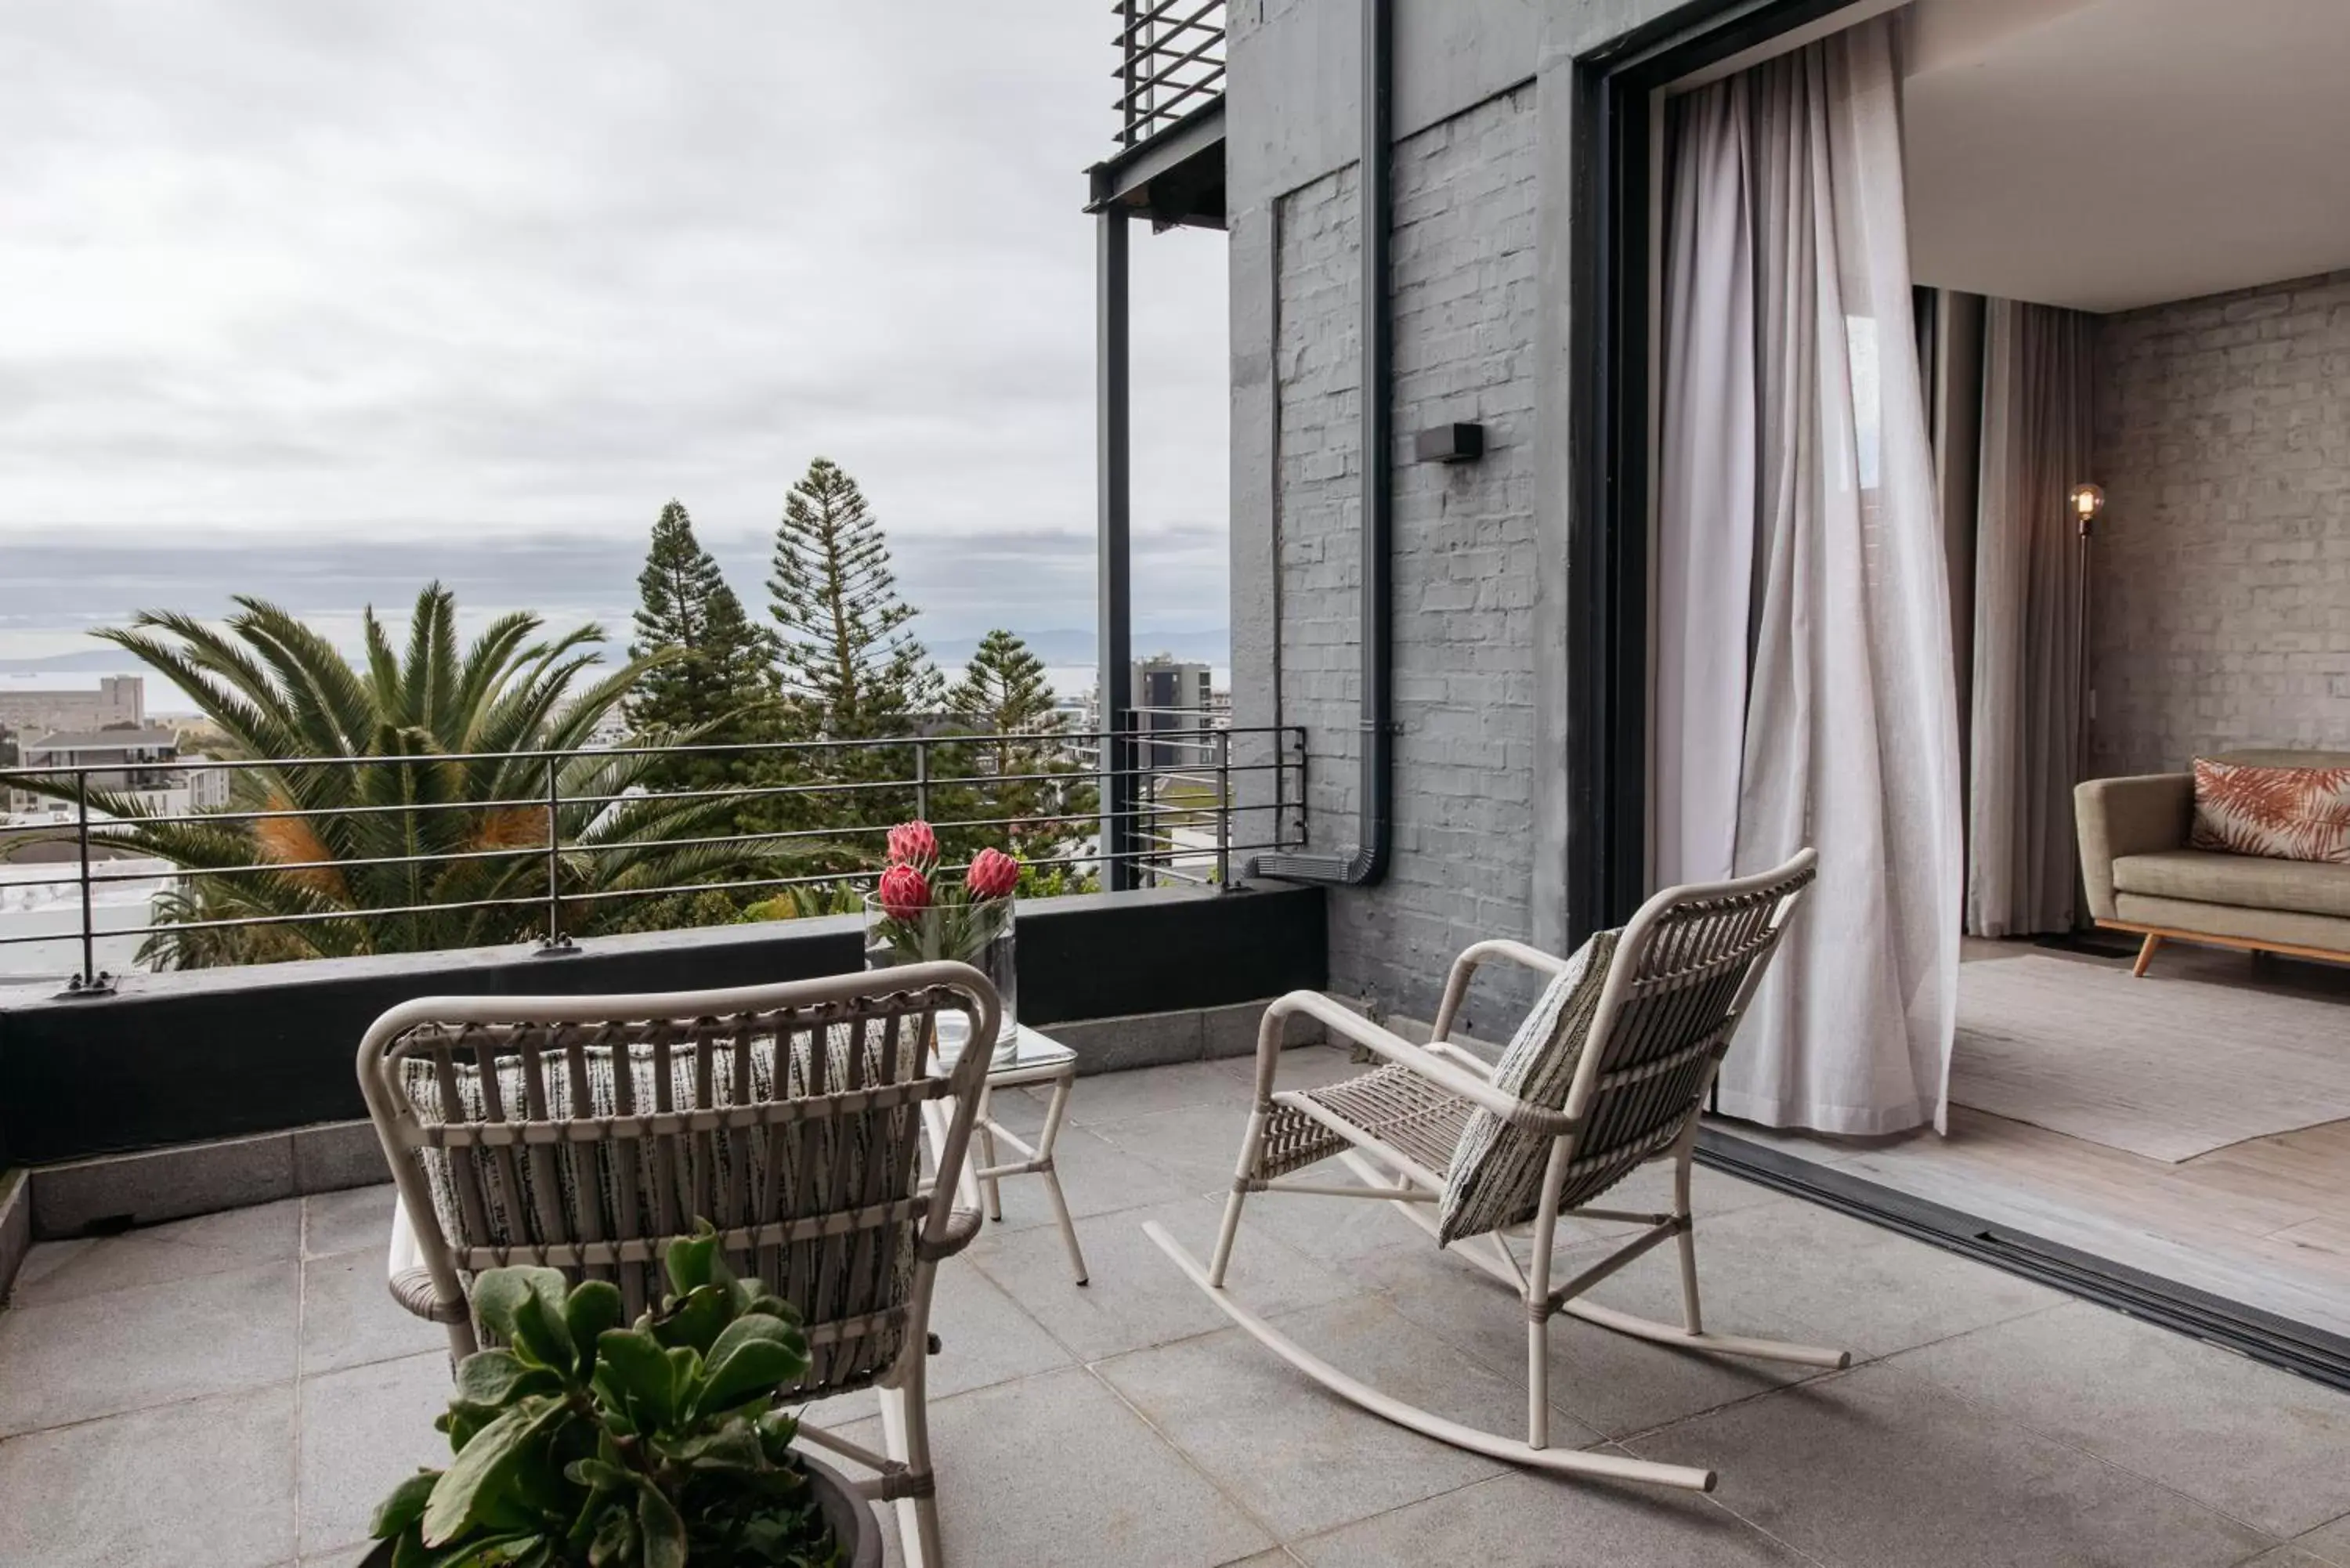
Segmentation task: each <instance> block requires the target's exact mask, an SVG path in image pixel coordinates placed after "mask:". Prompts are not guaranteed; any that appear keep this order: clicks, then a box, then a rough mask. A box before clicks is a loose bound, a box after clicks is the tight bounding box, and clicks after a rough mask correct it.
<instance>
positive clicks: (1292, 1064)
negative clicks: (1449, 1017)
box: [1210, 1045, 1378, 1095]
mask: <svg viewBox="0 0 2350 1568" xmlns="http://www.w3.org/2000/svg"><path fill="white" fill-rule="evenodd" d="M1210 1065H1211V1066H1213V1067H1215V1068H1216V1069H1217V1071H1219V1072H1222V1073H1225V1074H1228V1075H1231V1076H1232V1077H1235V1078H1238V1079H1239V1080H1240V1081H1241V1085H1242V1092H1243V1094H1244V1095H1245V1094H1248V1093H1251V1092H1253V1090H1254V1089H1255V1087H1256V1058H1255V1056H1253V1055H1248V1056H1223V1057H1219V1058H1217V1059H1216V1060H1215V1061H1214V1062H1212V1063H1211V1064H1210ZM1376 1066H1378V1063H1376V1062H1357V1061H1356V1060H1355V1057H1354V1054H1353V1053H1352V1052H1350V1051H1345V1050H1341V1049H1339V1048H1338V1047H1336V1046H1333V1045H1293V1046H1291V1047H1290V1048H1289V1049H1287V1050H1286V1051H1284V1052H1283V1053H1282V1054H1281V1066H1280V1069H1279V1070H1278V1071H1277V1072H1275V1073H1274V1079H1273V1086H1274V1088H1275V1089H1318V1088H1322V1087H1324V1086H1325V1085H1330V1084H1335V1083H1337V1082H1338V1081H1339V1080H1340V1079H1342V1078H1351V1077H1354V1076H1355V1075H1357V1074H1358V1073H1367V1072H1369V1071H1371V1070H1372V1069H1373V1068H1374V1067H1376Z"/></svg>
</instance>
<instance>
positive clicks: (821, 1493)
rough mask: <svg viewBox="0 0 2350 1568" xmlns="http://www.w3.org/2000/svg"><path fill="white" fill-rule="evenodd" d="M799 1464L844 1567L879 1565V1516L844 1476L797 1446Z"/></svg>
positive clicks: (874, 1567) (871, 1566)
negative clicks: (829, 1530) (813, 1492)
mask: <svg viewBox="0 0 2350 1568" xmlns="http://www.w3.org/2000/svg"><path fill="white" fill-rule="evenodd" d="M799 1459H800V1465H801V1467H802V1468H803V1469H806V1471H807V1473H808V1481H809V1483H810V1484H811V1485H813V1486H814V1487H815V1488H816V1501H817V1502H818V1503H820V1504H822V1505H823V1508H824V1517H825V1519H826V1520H827V1521H828V1522H830V1524H831V1525H832V1533H833V1535H834V1537H835V1538H836V1539H837V1540H838V1541H839V1542H840V1561H841V1563H842V1564H843V1565H844V1568H881V1516H880V1514H879V1512H878V1511H875V1509H874V1507H873V1505H872V1504H871V1503H869V1502H868V1501H865V1500H864V1499H863V1498H861V1497H859V1496H858V1495H857V1492H856V1490H854V1489H853V1488H851V1487H850V1486H849V1484H848V1479H847V1477H846V1476H844V1475H842V1474H841V1473H840V1472H839V1471H838V1470H837V1469H833V1468H832V1467H831V1466H830V1465H828V1464H826V1463H825V1462H824V1461H823V1460H822V1459H816V1458H815V1457H814V1456H813V1455H811V1454H809V1453H808V1451H807V1450H806V1449H800V1450H799Z"/></svg>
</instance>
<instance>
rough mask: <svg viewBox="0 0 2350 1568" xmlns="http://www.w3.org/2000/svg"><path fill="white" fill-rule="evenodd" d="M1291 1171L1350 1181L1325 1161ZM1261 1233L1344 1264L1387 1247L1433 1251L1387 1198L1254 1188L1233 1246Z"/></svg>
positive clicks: (1349, 1175) (1310, 1177) (1351, 1177)
mask: <svg viewBox="0 0 2350 1568" xmlns="http://www.w3.org/2000/svg"><path fill="white" fill-rule="evenodd" d="M1296 1174H1297V1178H1298V1179H1300V1180H1304V1181H1330V1182H1352V1181H1354V1180H1355V1177H1354V1175H1353V1173H1352V1172H1350V1171H1348V1170H1347V1168H1345V1167H1344V1166H1341V1165H1339V1164H1337V1163H1336V1162H1335V1161H1331V1160H1325V1161H1324V1162H1323V1163H1321V1164H1320V1165H1316V1166H1310V1167H1308V1168H1306V1169H1305V1170H1302V1171H1299V1172H1297V1173H1296ZM1218 1201H1219V1202H1221V1201H1222V1196H1221V1195H1219V1198H1218ZM1263 1236H1270V1237H1272V1238H1273V1239H1274V1240H1275V1241H1280V1242H1281V1243H1283V1244H1284V1246H1289V1247H1294V1248H1295V1249H1296V1250H1297V1251H1301V1252H1303V1253H1305V1255H1306V1256H1307V1257H1309V1258H1313V1259H1315V1260H1317V1261H1319V1262H1325V1263H1344V1262H1347V1261H1349V1260H1351V1259H1355V1258H1360V1257H1364V1256H1367V1255H1368V1254H1370V1253H1373V1252H1378V1251H1386V1250H1387V1249H1388V1248H1391V1247H1405V1248H1410V1249H1414V1250H1421V1251H1433V1250H1434V1248H1435V1246H1436V1243H1435V1242H1434V1241H1430V1239H1429V1235H1428V1232H1427V1231H1423V1230H1421V1229H1420V1228H1419V1226H1417V1225H1415V1224H1413V1223H1412V1222H1411V1221H1410V1220H1408V1219H1406V1218H1404V1216H1402V1215H1401V1214H1399V1213H1397V1212H1396V1208H1395V1205H1394V1204H1392V1203H1374V1202H1369V1201H1367V1200H1366V1199H1359V1198H1317V1197H1314V1196H1312V1195H1310V1194H1304V1193H1272V1192H1260V1193H1255V1194H1253V1195H1252V1196H1251V1197H1250V1198H1249V1199H1248V1203H1247V1205H1246V1207H1245V1208H1244V1209H1243V1210H1242V1217H1241V1231H1240V1241H1239V1246H1240V1247H1241V1249H1242V1250H1243V1251H1245V1250H1246V1249H1247V1248H1248V1246H1249V1245H1250V1243H1251V1242H1252V1241H1253V1240H1255V1239H1256V1238H1258V1237H1263Z"/></svg>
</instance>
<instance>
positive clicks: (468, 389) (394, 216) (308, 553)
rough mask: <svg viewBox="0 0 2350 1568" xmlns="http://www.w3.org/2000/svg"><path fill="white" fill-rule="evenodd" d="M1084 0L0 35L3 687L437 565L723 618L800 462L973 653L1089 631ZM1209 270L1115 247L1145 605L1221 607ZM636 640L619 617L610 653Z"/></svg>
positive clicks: (1095, 27) (407, 585) (478, 3)
mask: <svg viewBox="0 0 2350 1568" xmlns="http://www.w3.org/2000/svg"><path fill="white" fill-rule="evenodd" d="M1111 26H1112V18H1111V16H1110V14H1109V8H1108V7H1107V5H1097V4H1094V3H1092V0H986V3H985V4H980V3H977V0H890V3H888V4H878V3H875V0H827V3H819V0H671V3H669V4H664V5H645V4H643V3H642V0H631V3H629V4H619V3H611V0H497V3H495V4H487V5H485V4H483V3H482V0H463V3H455V0H332V3H322V0H172V3H171V4H168V5H159V4H155V3H153V0H73V3H72V4H69V5H12V6H7V7H5V9H0V74H5V80H6V81H7V84H8V90H7V91H6V92H5V94H0V657H5V656H14V657H23V656H27V655H41V654H47V653H53V652H60V651H66V650H68V649H73V648H76V647H87V646H88V644H87V642H86V641H85V640H84V639H82V637H81V636H80V633H81V632H82V631H83V630H84V629H85V628H87V627H88V626H90V625H94V624H104V623H107V622H109V621H118V620H120V619H121V618H124V617H125V616H127V615H128V614H129V613H130V611H131V610H133V609H136V608H140V607H149V606H168V607H173V608H182V609H188V610H193V611H197V612H200V613H217V612H219V611H220V610H222V609H224V607H225V605H224V599H225V596H226V595H227V594H228V593H229V592H232V591H235V590H238V589H243V590H246V591H251V592H255V593H259V594H262V595H264V596H265V597H276V598H279V599H281V600H283V601H284V602H286V603H287V604H288V605H289V606H290V607H294V608H296V609H298V610H301V611H302V612H304V613H306V614H309V615H314V616H316V617H317V618H319V619H320V621H321V623H322V624H324V625H328V626H331V627H334V628H337V629H338V631H339V628H341V627H342V626H344V625H345V624H347V623H348V618H349V617H350V615H351V613H352V612H354V611H355V610H356V609H357V607H358V606H359V604H361V603H365V602H369V601H372V602H374V603H376V604H377V605H379V606H380V607H398V606H400V605H402V604H404V603H405V602H407V601H409V600H410V599H411V598H412V597H413V596H414V593H415V590H416V588H417V587H419V586H420V585H421V583H422V582H423V580H424V579H426V578H427V577H430V576H436V575H437V576H442V577H445V578H447V579H449V580H450V581H452V583H454V584H455V585H456V586H457V587H459V589H460V591H461V593H462V594H463V596H464V600H465V603H466V607H467V608H468V609H469V610H473V611H477V612H483V613H486V612H488V611H490V610H494V609H501V608H504V607H510V606H515V605H523V606H528V607H536V608H541V609H545V610H546V611H548V612H550V613H551V614H553V615H556V616H561V617H568V618H579V617H581V616H586V615H594V616H598V617H601V618H609V619H612V620H614V621H623V620H624V618H625V614H626V611H627V608H628V607H629V604H630V602H632V600H633V597H634V585H633V580H632V579H633V577H634V574H635V570H636V566H637V565H638V562H639V557H640V556H641V552H642V547H643V540H644V535H645V533H646V531H647V530H648V529H649V528H650V524H651V523H652V520H653V517H654V515H655V514H657V513H658V512H659V511H660V506H661V504H662V503H663V502H664V501H666V500H668V499H669V498H670V497H671V496H672V495H674V496H676V497H678V498H680V499H681V500H683V501H684V502H685V503H686V504H687V505H688V506H689V507H690V508H691V511H692V513H693V516H694V520H695V523H696V525H697V527H698V528H699V529H700V531H701V533H702V536H703V538H704V540H705V542H707V543H708V544H709V545H711V546H712V548H713V549H714V550H716V551H717V552H718V553H719V555H720V556H721V558H722V560H723V562H724V564H725V565H726V566H727V567H728V569H729V574H730V576H732V577H733V580H734V582H735V585H736V587H737V588H738V590H740V591H741V592H742V593H743V596H744V597H745V598H746V599H749V600H751V601H752V602H754V603H758V602H762V601H763V600H764V593H763V592H762V590H761V588H760V584H761V582H762V581H763V579H764V576H765V572H764V554H765V550H766V543H767V540H768V538H769V536H770V535H771V533H772V530H773V527H774V522H775V516H776V514H777V513H778V512H779V510H780V508H781V503H782V498H783V495H784V493H785V489H786V488H787V487H788V485H789V484H790V483H791V481H792V480H793V479H794V478H795V477H796V476H797V475H798V473H799V472H801V471H802V470H803V469H804V468H805V467H806V463H807V461H808V459H809V458H810V457H812V456H815V455H816V454H818V453H822V454H824V455H827V456H829V457H831V458H833V459H835V460H836V461H837V462H840V463H842V464H844V465H845V466H846V467H847V468H848V469H849V471H850V472H853V473H855V474H856V475H857V476H858V479H859V481H860V482H861V483H863V484H864V486H865V489H866V493H867V494H868V497H869V498H870V499H871V501H872V503H873V504H874V507H875V509H876V511H877V513H878V514H879V516H880V518H881V519H882V521H883V523H884V524H885V525H886V526H887V527H888V528H889V534H890V537H891V540H892V542H893V544H894V545H895V546H896V549H897V553H898V556H899V567H900V576H901V579H902V581H903V583H904V585H905V587H907V589H908V591H909V594H910V597H912V598H913V599H914V600H915V601H916V602H917V603H918V604H920V605H921V606H922V607H923V609H924V611H925V615H924V618H923V620H922V622H921V627H920V629H922V630H923V632H924V633H925V634H926V635H927V636H929V637H930V638H931V639H933V640H937V641H942V642H951V641H954V640H957V639H964V638H968V637H971V636H972V635H975V634H976V633H977V632H978V631H980V630H983V629H984V628H987V627H990V626H994V625H1009V626H1012V627H1014V628H1016V629H1020V630H1023V631H1032V630H1033V631H1041V630H1046V629H1055V628H1070V627H1086V626H1089V625H1090V624H1091V621H1092V615H1093V608H1092V597H1093V594H1092V584H1093V505H1094V495H1093V485H1094V468H1093V441H1094V431H1093V390H1094V385H1093V376H1094V365H1093V248H1092V246H1093V234H1092V225H1091V222H1090V220H1088V219H1087V218H1086V217H1085V216H1084V215H1083V214H1082V213H1080V212H1079V211H1078V207H1079V203H1080V202H1081V201H1082V199H1083V193H1084V182H1083V178H1082V172H1081V171H1082V170H1083V168H1084V167H1085V165H1087V163H1090V162H1092V161H1095V160H1097V159H1098V158H1099V157H1101V156H1103V155H1104V154H1105V153H1106V152H1107V151H1108V150H1109V147H1110V141H1111V131H1112V129H1113V124H1114V120H1113V116H1112V114H1111V111H1110V109H1109V99H1110V96H1111V92H1112V85H1111V80H1110V70H1111V67H1112V65H1113V63H1114V55H1113V51H1112V49H1111V47H1110V42H1109V36H1110V31H1111ZM1135 249H1136V268H1135V273H1136V276H1135V297H1136V317H1135V342H1136V356H1137V360H1138V385H1137V389H1136V419H1135V427H1136V461H1135V467H1136V517H1137V532H1138V555H1139V560H1138V574H1137V575H1138V580H1139V581H1141V582H1145V583H1147V584H1148V585H1149V587H1148V591H1147V594H1146V597H1145V599H1144V601H1143V602H1142V603H1141V604H1139V606H1138V619H1139V621H1140V622H1141V623H1142V624H1144V625H1145V626H1152V627H1171V628H1199V627H1220V626H1222V624H1223V621H1224V618H1225V615H1224V607H1225V603H1226V599H1225V569H1224V562H1225V552H1224V543H1223V541H1224V521H1225V493H1226V491H1225V478H1224V475H1225V462H1224V453H1225V438H1226V426H1225V418H1226V415H1225V409H1226V402H1225V393H1224V388H1225V379H1226V369H1225V362H1224V354H1223V344H1224V341H1225V334H1224V275H1223V246H1222V236H1221V235H1216V234H1189V233H1179V234H1169V235H1165V236H1160V237H1157V238H1150V237H1147V236H1142V237H1139V241H1138V244H1137V245H1136V247H1135ZM615 629H616V630H619V629H624V627H622V626H617V625H616V627H615Z"/></svg>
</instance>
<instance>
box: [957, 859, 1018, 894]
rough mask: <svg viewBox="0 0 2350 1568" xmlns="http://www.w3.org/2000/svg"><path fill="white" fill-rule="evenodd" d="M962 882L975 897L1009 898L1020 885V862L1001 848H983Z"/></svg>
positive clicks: (964, 874)
mask: <svg viewBox="0 0 2350 1568" xmlns="http://www.w3.org/2000/svg"><path fill="white" fill-rule="evenodd" d="M962 883H963V886H964V887H966V888H970V889H971V896H972V898H1009V897H1010V896H1011V893H1012V889H1014V888H1017V887H1018V886H1020V862H1018V861H1017V860H1014V858H1012V857H1011V856H1009V855H1006V854H1005V853H1003V850H1001V849H983V850H981V851H980V852H979V854H978V856H977V857H975V858H974V859H973V860H972V863H971V869H970V870H968V871H966V872H964V873H963V878H962Z"/></svg>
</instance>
